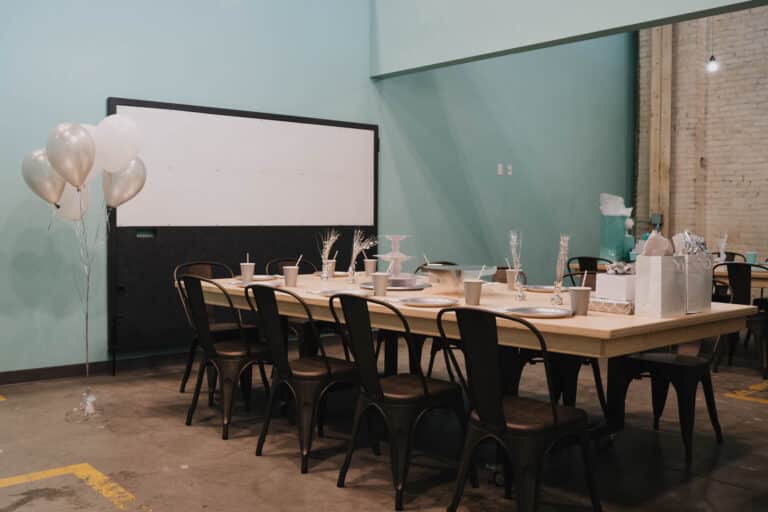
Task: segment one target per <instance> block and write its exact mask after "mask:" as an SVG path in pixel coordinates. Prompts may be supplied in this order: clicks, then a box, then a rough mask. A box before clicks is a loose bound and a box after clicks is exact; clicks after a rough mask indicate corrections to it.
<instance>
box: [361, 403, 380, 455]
mask: <svg viewBox="0 0 768 512" xmlns="http://www.w3.org/2000/svg"><path fill="white" fill-rule="evenodd" d="M365 421H366V424H367V427H368V442H370V443H371V451H372V452H373V454H374V455H376V456H377V457H379V456H380V455H381V447H380V446H379V436H378V433H377V432H376V422H375V421H374V415H373V414H368V415H367V416H366V417H365Z"/></svg>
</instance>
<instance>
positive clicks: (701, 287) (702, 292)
mask: <svg viewBox="0 0 768 512" xmlns="http://www.w3.org/2000/svg"><path fill="white" fill-rule="evenodd" d="M711 307H712V260H711V259H710V257H709V255H706V254H689V255H686V256H685V311H686V313H700V312H702V311H709V309H710V308H711Z"/></svg>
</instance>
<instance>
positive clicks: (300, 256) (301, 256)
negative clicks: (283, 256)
mask: <svg viewBox="0 0 768 512" xmlns="http://www.w3.org/2000/svg"><path fill="white" fill-rule="evenodd" d="M303 257H304V254H299V259H297V260H296V266H297V267H298V266H299V263H301V258H303Z"/></svg>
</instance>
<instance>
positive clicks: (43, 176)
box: [21, 149, 67, 204]
mask: <svg viewBox="0 0 768 512" xmlns="http://www.w3.org/2000/svg"><path fill="white" fill-rule="evenodd" d="M21 175H22V176H23V177H24V181H25V182H26V183H27V186H29V188H30V189H32V192H34V193H35V194H37V195H38V196H40V197H42V198H43V199H44V200H45V201H47V202H49V203H51V204H56V203H58V202H59V199H61V194H63V193H64V185H66V184H67V183H66V182H65V181H64V178H62V177H61V175H60V174H59V173H57V172H56V170H55V169H54V168H53V167H51V163H50V162H49V161H48V155H47V154H46V152H45V150H44V149H36V150H34V151H33V152H31V153H30V154H28V155H27V156H25V157H24V160H23V161H22V163H21Z"/></svg>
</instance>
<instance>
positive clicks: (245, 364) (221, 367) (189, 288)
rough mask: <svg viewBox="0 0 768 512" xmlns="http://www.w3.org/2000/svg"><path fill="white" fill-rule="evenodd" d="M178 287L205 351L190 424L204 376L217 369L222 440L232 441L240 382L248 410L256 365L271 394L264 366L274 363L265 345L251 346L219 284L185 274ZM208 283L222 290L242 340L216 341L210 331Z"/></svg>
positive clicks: (237, 313) (190, 413) (225, 293)
mask: <svg viewBox="0 0 768 512" xmlns="http://www.w3.org/2000/svg"><path fill="white" fill-rule="evenodd" d="M178 279H179V281H178V286H179V288H180V289H181V290H182V293H183V298H184V300H185V302H186V304H187V305H188V307H189V312H190V316H191V318H192V322H193V323H194V325H195V329H196V331H197V338H198V342H199V343H200V346H201V347H202V348H203V360H202V361H201V362H200V369H199V370H198V374H197V382H196V383H195V392H194V394H193V395H192V403H191V404H190V406H189V411H188V412H187V421H186V424H187V425H191V424H192V417H193V415H194V414H195V408H196V407H197V401H198V398H199V397H200V388H201V387H202V384H203V376H204V374H205V370H206V368H208V367H209V366H211V367H213V368H215V369H216V374H217V375H218V376H219V380H220V386H219V387H220V389H221V397H222V432H221V437H222V439H228V438H229V424H230V422H231V419H232V406H233V403H234V394H235V390H236V388H237V383H238V381H239V382H240V385H241V388H242V393H243V398H244V401H245V405H246V408H250V404H251V387H252V372H251V368H252V367H253V365H258V366H259V369H260V371H261V377H262V382H263V383H264V390H265V391H266V392H267V393H269V382H268V381H267V378H266V372H265V371H264V363H265V362H268V361H269V360H270V354H269V349H268V348H267V347H265V346H263V345H259V344H252V343H248V342H247V341H246V338H245V333H244V332H243V329H242V326H241V324H240V315H239V312H238V311H237V310H236V309H235V308H234V306H233V305H232V298H231V297H230V296H229V294H228V293H227V291H226V290H225V289H224V288H223V287H222V286H221V285H219V284H218V283H217V282H216V281H213V280H211V279H205V278H202V277H199V276H195V275H190V274H182V275H180V276H178ZM201 283H206V284H207V285H210V286H215V287H216V288H218V289H219V291H220V292H221V293H222V295H223V296H224V297H225V298H226V299H227V303H228V308H227V310H228V311H229V313H230V314H231V317H232V321H233V322H234V323H235V325H237V332H238V337H237V339H235V340H231V341H216V340H215V339H214V338H213V336H212V334H211V329H210V321H209V318H208V310H207V308H206V305H205V299H204V298H203V289H202V284H201ZM208 392H209V403H210V402H212V400H213V390H212V389H211V388H210V386H209V391H208Z"/></svg>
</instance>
